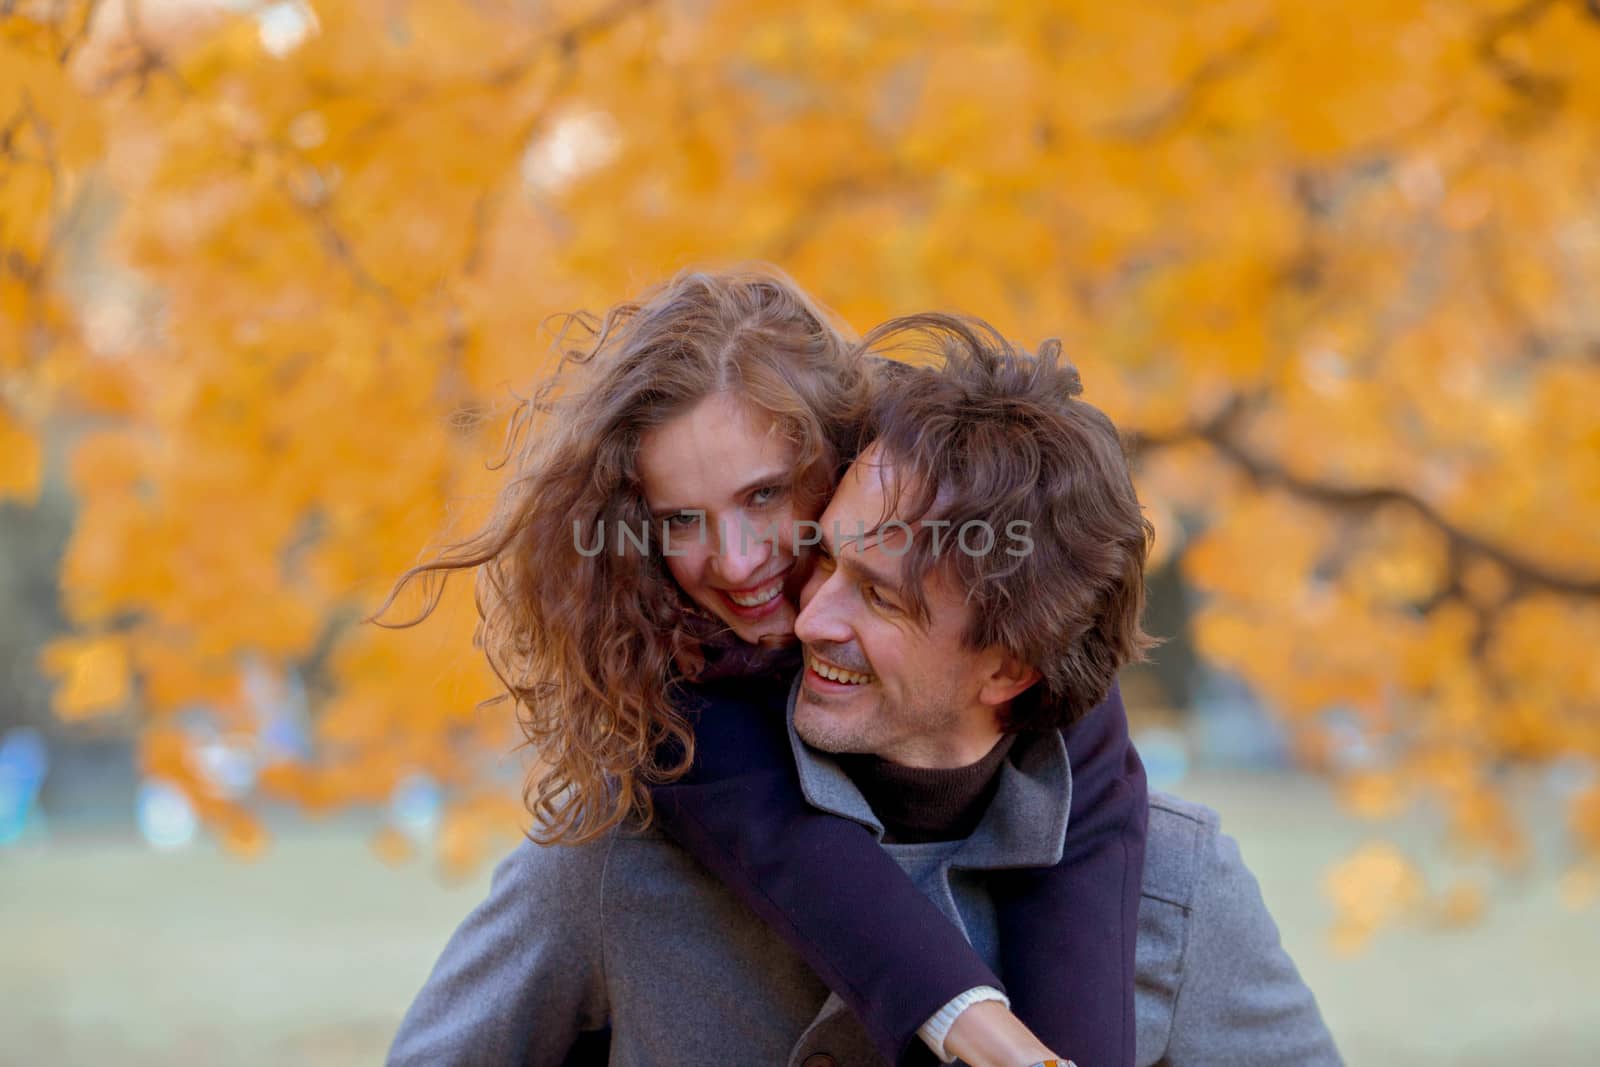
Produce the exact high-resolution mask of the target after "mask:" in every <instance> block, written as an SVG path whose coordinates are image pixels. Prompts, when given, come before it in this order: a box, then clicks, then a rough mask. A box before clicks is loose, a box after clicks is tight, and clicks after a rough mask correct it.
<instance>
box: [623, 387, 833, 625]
mask: <svg viewBox="0 0 1600 1067" xmlns="http://www.w3.org/2000/svg"><path fill="white" fill-rule="evenodd" d="M795 452H796V449H795V446H794V444H793V442H791V441H789V440H788V439H787V438H785V437H784V436H783V435H782V434H781V433H780V432H779V428H778V424H777V421H776V420H775V419H774V418H773V417H772V416H771V415H768V414H767V413H766V412H764V411H762V410H761V409H760V408H758V407H754V406H752V405H751V404H750V403H748V402H747V401H745V400H743V399H741V398H740V397H738V396H737V395H736V394H734V393H732V392H721V393H714V394H712V395H711V396H708V397H706V398H705V399H704V400H702V401H700V402H699V403H698V404H696V405H695V406H694V407H693V408H691V409H690V410H688V411H686V412H684V413H683V414H682V415H679V416H678V417H676V418H674V419H672V420H671V421H669V422H667V423H664V424H663V425H661V426H658V427H656V428H655V429H653V430H651V431H650V432H649V433H647V434H645V435H644V438H643V439H642V440H641V441H640V444H639V475H640V483H641V485H642V487H643V489H644V497H645V502H646V505H647V506H648V507H649V509H650V516H651V518H652V519H653V520H654V521H655V522H656V523H658V524H661V525H662V527H663V528H664V529H663V551H662V556H663V558H664V560H665V562H666V565H667V569H668V571H670V572H671V574H672V577H673V578H674V579H675V580H676V581H677V583H678V587H679V588H680V589H682V590H683V592H684V595H685V596H687V597H689V598H690V599H691V600H693V601H694V602H695V603H696V604H698V605H699V606H700V607H702V608H704V609H705V610H706V611H708V612H710V613H711V614H712V615H714V616H716V617H717V618H718V619H721V620H722V621H723V622H724V623H726V624H727V625H728V628H729V629H730V630H732V631H733V632H734V634H735V635H737V636H738V638H739V639H740V640H741V641H744V642H747V643H749V644H757V643H760V642H761V641H762V640H763V639H766V640H768V641H773V640H777V641H784V642H786V641H788V640H790V639H791V638H792V635H793V634H794V607H793V597H792V596H790V597H785V596H784V595H783V593H784V591H785V588H786V586H787V585H788V584H789V583H791V582H792V580H793V579H794V577H795V574H796V568H795V562H796V559H797V556H798V554H799V547H798V546H797V545H796V543H795V541H796V537H795V534H796V530H797V528H798V524H799V523H800V522H801V521H803V520H811V519H815V518H816V512H817V509H818V506H819V503H820V502H819V501H818V500H817V499H816V498H815V497H814V496H811V495H809V494H807V495H801V494H797V493H796V492H795V487H794V485H793V482H794V468H795Z"/></svg>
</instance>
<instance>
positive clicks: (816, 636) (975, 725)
mask: <svg viewBox="0 0 1600 1067" xmlns="http://www.w3.org/2000/svg"><path fill="white" fill-rule="evenodd" d="M879 456H880V451H879V449H878V448H877V446H872V447H869V448H868V449H867V450H866V451H865V452H863V453H862V455H861V458H860V459H858V460H857V461H856V462H855V463H854V464H853V465H852V466H851V468H850V470H849V471H848V472H846V474H845V476H844V480H843V482H841V483H840V485H839V489H838V491H837V492H836V493H835V495H834V497H833V500H832V501H831V502H830V503H829V504H828V508H827V510H826V511H825V512H824V513H823V515H822V519H821V520H820V521H821V525H822V544H821V545H820V546H819V547H820V550H821V551H820V556H819V559H818V562H817V565H816V569H815V570H814V571H813V573H812V575H811V577H810V580H809V581H807V582H806V585H805V588H804V589H803V590H802V591H801V593H800V615H799V617H798V618H797V619H796V620H795V634H796V636H798V637H799V638H800V640H801V641H802V642H803V643H804V645H805V652H806V667H805V675H804V680H803V682H802V684H801V689H800V696H799V699H798V701H797V703H796V706H795V730H796V732H797V733H799V735H800V736H801V738H802V739H804V740H805V741H806V743H807V744H810V745H812V746H813V747H815V748H819V749H821V750H823V751H825V752H861V753H871V754H873V755H877V756H880V757H882V758H884V759H886V760H889V761H891V762H894V763H899V764H902V765H905V766H912V767H960V766H965V765H967V764H970V763H974V762H976V761H977V760H979V759H982V758H983V756H984V755H985V754H986V753H987V752H988V751H989V750H990V749H991V748H993V747H994V744H995V742H996V741H998V740H999V738H1000V728H999V720H998V714H999V712H1001V711H1002V710H1003V709H1004V708H1005V706H1006V705H1007V704H1008V703H1009V702H1010V701H1011V699H1013V698H1014V697H1015V696H1016V695H1017V694H1018V693H1020V692H1022V691H1023V690H1024V689H1026V688H1027V686H1028V685H1029V684H1031V682H1032V681H1033V680H1034V679H1035V678H1037V675H1036V674H1035V673H1034V672H1032V671H1031V670H1029V669H1027V668H1025V667H1019V666H1018V665H1017V664H1015V662H1014V661H1013V660H1012V659H1011V657H1009V656H1007V655H1006V654H1005V653H1004V652H1003V651H1002V650H999V649H972V648H968V647H967V646H966V644H965V643H964V642H963V641H962V639H961V635H962V633H963V631H964V630H965V629H966V626H967V622H968V618H969V615H970V612H971V610H972V609H971V608H970V607H969V606H968V605H967V603H966V601H965V597H964V596H963V593H962V590H959V589H956V588H953V587H952V585H951V579H950V576H949V573H948V569H947V568H945V567H939V566H936V567H935V568H933V570H932V572H931V573H930V574H929V575H928V576H927V578H926V580H925V581H924V590H923V591H924V597H925V599H926V602H927V606H928V621H927V622H926V623H924V622H921V621H918V620H917V619H916V617H915V616H914V615H913V614H912V610H911V602H910V600H909V599H908V598H907V597H906V595H905V593H904V591H903V590H902V588H901V584H902V583H901V574H902V563H903V562H904V557H905V552H906V550H907V548H908V547H909V545H908V539H907V536H906V532H905V528H904V527H893V528H891V529H890V530H888V531H887V532H886V533H885V534H883V535H882V536H881V537H879V536H877V535H872V534H869V535H868V536H867V537H865V538H862V539H859V540H858V539H854V538H853V536H852V535H854V534H855V532H856V531H857V530H859V529H864V530H867V531H872V530H875V529H876V528H877V527H878V526H879V525H880V524H882V523H883V522H884V521H885V520H887V519H892V518H894V516H892V515H889V514H888V513H887V508H888V500H887V497H886V490H887V489H888V488H889V486H890V485H892V479H893V476H894V472H893V469H892V468H890V467H887V466H886V465H884V464H883V463H882V462H881V461H880V460H879Z"/></svg>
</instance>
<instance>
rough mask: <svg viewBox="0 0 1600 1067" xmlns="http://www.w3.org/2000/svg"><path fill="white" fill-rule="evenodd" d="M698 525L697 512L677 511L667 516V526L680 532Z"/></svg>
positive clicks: (698, 514)
mask: <svg viewBox="0 0 1600 1067" xmlns="http://www.w3.org/2000/svg"><path fill="white" fill-rule="evenodd" d="M699 523H700V512H698V511H678V512H674V513H673V514H671V515H668V516H667V524H668V525H669V526H675V527H677V528H678V529H680V530H683V529H688V528H689V527H691V526H697V525H699Z"/></svg>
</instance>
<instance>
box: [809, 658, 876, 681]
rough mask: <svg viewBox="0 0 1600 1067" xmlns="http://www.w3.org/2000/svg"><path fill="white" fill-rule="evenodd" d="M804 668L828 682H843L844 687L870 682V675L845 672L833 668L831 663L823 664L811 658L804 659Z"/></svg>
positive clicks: (841, 669) (842, 669)
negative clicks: (814, 672) (808, 668)
mask: <svg viewBox="0 0 1600 1067" xmlns="http://www.w3.org/2000/svg"><path fill="white" fill-rule="evenodd" d="M806 666H808V667H810V668H811V669H812V670H814V671H816V672H817V673H818V674H820V675H822V677H824V678H826V679H828V681H830V682H843V683H844V684H845V685H866V684H867V683H868V682H870V681H872V675H870V674H858V673H857V672H855V671H847V670H845V669H844V668H843V667H835V666H834V665H833V664H831V663H824V662H822V661H821V660H820V659H814V658H813V657H811V656H807V657H806Z"/></svg>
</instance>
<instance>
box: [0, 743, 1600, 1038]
mask: <svg viewBox="0 0 1600 1067" xmlns="http://www.w3.org/2000/svg"><path fill="white" fill-rule="evenodd" d="M1178 791H1179V792H1181V793H1182V794H1183V795H1185V796H1187V797H1190V798H1192V799H1196V800H1200V801H1203V802H1205V803H1208V804H1211V805H1212V806H1214V807H1216V808H1217V809H1218V810H1219V811H1221V812H1222V815H1223V825H1224V827H1225V828H1226V829H1227V830H1228V831H1229V832H1230V833H1232V834H1233V835H1234V836H1235V837H1236V838H1238V839H1239V841H1240V844H1241V846H1242V848H1243V849H1244V854H1245V858H1246V859H1247V861H1248V862H1249V863H1250V865H1251V867H1252V868H1253V869H1254V870H1255V871H1256V873H1257V875H1258V876H1259V877H1260V879H1261V882H1262V886H1263V890H1264V892H1265V894H1266V897H1267V902H1268V904H1269V906H1270V907H1271V908H1272V911H1273V913H1274V914H1275V915H1276V917H1277V919H1278V921H1279V925H1280V927H1281V928H1282V931H1283V936H1284V940H1285V942H1286V943H1287V945H1288V946H1289V949H1290V951H1291V953H1292V954H1293V955H1294V957H1295V959H1296V961H1297V962H1298V963H1299V964H1300V967H1301V970H1302V972H1303V973H1304V974H1305V976H1306V978H1307V980H1308V981H1309V982H1310V983H1311V985H1312V988H1313V989H1314V990H1315V991H1316V993H1317V996H1318V998H1319V1000H1320V1001H1321V1003H1322V1007H1323V1011H1324V1013H1325V1015H1326V1016H1327V1018H1328V1021H1329V1024H1330V1025H1331V1026H1332V1028H1333V1030H1334V1032H1335V1034H1336V1036H1337V1037H1338V1039H1339V1043H1340V1046H1341V1048H1342V1049H1343V1051H1344V1053H1345V1056H1346V1058H1347V1059H1348V1061H1349V1062H1350V1063H1351V1064H1401V1063H1404V1064H1460V1065H1484V1067H1487V1065H1490V1064H1495V1065H1499V1064H1504V1063H1522V1064H1537V1065H1545V1064H1550V1065H1558V1064H1561V1065H1564V1064H1574V1065H1576V1064H1589V1063H1595V1062H1600V1013H1596V1012H1595V1011H1594V992H1595V990H1596V989H1600V921H1596V920H1597V916H1596V914H1595V911H1594V910H1593V909H1591V910H1590V911H1588V912H1573V911H1570V910H1568V909H1567V908H1566V907H1564V906H1563V905H1562V904H1561V902H1560V900H1559V897H1558V893H1557V889H1556V886H1555V885H1554V883H1553V881H1552V880H1550V879H1549V878H1545V879H1542V880H1540V881H1537V882H1533V881H1530V882H1528V883H1527V884H1526V885H1522V884H1518V883H1511V884H1510V885H1509V886H1503V887H1502V888H1501V889H1500V890H1498V891H1497V894H1496V896H1495V897H1494V900H1493V906H1492V907H1491V909H1490V912H1489V914H1488V916H1487V917H1486V919H1485V920H1484V921H1483V922H1482V923H1481V924H1479V925H1477V926H1475V927H1472V928H1470V929H1466V930H1461V931H1442V932H1441V931H1424V930H1414V929H1394V930H1389V931H1386V932H1384V933H1383V934H1380V935H1379V937H1378V938H1377V939H1376V940H1375V941H1374V942H1373V944H1372V946H1371V948H1370V949H1369V950H1368V951H1367V952H1366V953H1364V954H1363V955H1360V956H1357V957H1355V958H1351V959H1344V958H1339V957H1336V956H1335V955H1334V954H1333V953H1332V952H1331V951H1330V950H1329V948H1328V943H1327V939H1326V936H1325V932H1326V929H1327V926H1328V923H1329V921H1330V918H1331V912H1330V910H1329V905H1328V903H1327V901H1326V900H1325V899H1324V898H1323V896H1322V894H1321V890H1320V884H1321V879H1322V877H1323V876H1324V873H1325V872H1326V870H1327V869H1328V866H1329V864H1330V863H1332V862H1334V861H1336V860H1337V859H1338V858H1339V857H1340V856H1341V855H1343V854H1345V853H1346V852H1348V851H1349V850H1350V848H1351V847H1352V846H1354V845H1355V844H1356V843H1357V842H1359V841H1360V840H1362V839H1363V838H1364V836H1365V834H1366V833H1367V828H1365V827H1363V826H1361V825H1359V824H1356V823H1353V822H1352V821H1350V819H1349V818H1348V817H1347V816H1345V815H1343V814H1341V813H1339V812H1338V811H1337V810H1336V809H1335V806H1334V804H1333V800H1332V797H1331V794H1330V793H1329V791H1328V789H1327V787H1326V786H1325V785H1324V784H1322V783H1319V782H1316V781H1313V780H1310V779H1305V778H1301V777H1290V776H1278V775H1249V774H1239V775H1229V776H1221V775H1216V774H1208V775H1206V776H1204V777H1199V778H1195V779H1191V780H1190V781H1189V782H1187V783H1185V785H1184V786H1183V787H1181V788H1180V789H1179V790H1178ZM1552 810H1553V809H1552ZM1409 829H1410V830H1411V831H1415V832H1416V833H1417V835H1418V836H1419V837H1423V836H1425V834H1423V833H1422V828H1421V827H1419V826H1411V827H1410V828H1409ZM1400 830H1401V832H1402V834H1405V833H1406V832H1408V828H1407V826H1406V825H1404V824H1403V825H1402V826H1401V827H1400ZM366 840H367V835H366V833H365V831H364V830H363V829H362V828H361V827H360V826H359V825H358V824H357V823H356V822H355V821H354V820H347V821H345V822H342V823H329V824H322V825H317V824H311V825H306V824H297V825H296V826H294V827H292V828H290V829H288V830H286V831H284V832H283V834H282V835H281V836H280V837H279V839H278V840H277V842H276V843H275V845H274V847H273V849H272V851H271V852H270V853H269V854H268V856H267V857H266V858H265V859H264V860H262V861H261V862H259V863H255V864H244V863H239V862H236V861H233V860H230V859H227V858H225V857H224V856H223V855H222V854H221V853H220V851H219V850H217V849H216V848H215V847H213V846H211V845H209V844H204V845H200V846H198V847H195V848H192V849H190V850H188V851H185V852H181V853H177V854H170V855H158V854H155V853H152V852H150V851H149V850H148V849H146V848H145V846H143V845H142V844H140V843H138V842H137V841H134V840H129V839H122V838H113V837H107V836H104V835H100V836H92V835H82V834H79V835H71V836H63V837H58V838H57V839H56V840H55V841H53V842H49V843H43V844H34V845H28V846H25V847H20V848H14V849H11V850H9V851H7V852H4V853H0V885H3V887H4V888H3V889H0V1004H3V1007H0V1063H5V1064H13V1063H14V1064H29V1065H32V1064H38V1063H51V1064H59V1065H63V1067H70V1065H77V1064H96V1065H99V1064H105V1063H117V1064H122V1065H144V1064H151V1065H154V1064H178V1065H183V1064H207V1065H210V1064H218V1065H221V1064H251V1065H253V1064H263V1065H264V1064H280V1063H296V1064H305V1065H308V1067H331V1065H335V1064H368V1063H376V1062H379V1061H380V1060H381V1058H382V1056H383V1053H384V1050H385V1049H386V1047H387V1045H388V1041H389V1037H390V1035H391V1034H392V1032H393V1030H394V1028H395V1026H396V1025H397V1024H398V1022H399V1019H400V1016H401V1014H402V1013H403V1012H404V1010H405V1008H406V1005H407V1004H408V1003H409V1001H410V999H411V997H412V995H413V994H414V993H415V992H416V989H417V988H418V987H419V986H420V984H421V983H422V981H423V979H424V977H425V976H426V974H427V971H428V968H429V967H430V966H431V965H432V962H433V959H434V957H435V956H436V955H437V953H438V952H439V950H440V948H442V947H443V945H444V942H445V939H446V938H447V937H448V936H449V933H450V931H451V930H452V929H453V928H454V926H455V925H456V923H458V922H459V921H460V920H461V918H462V917H463V916H464V915H465V914H466V913H467V911H468V910H469V909H470V908H471V907H472V906H473V905H474V904H475V903H476V902H477V900H478V899H479V898H480V897H481V895H482V893H483V892H484V889H485V887H486V885H487V880H488V875H489V870H488V869H487V868H485V869H483V870H482V871H480V872H479V873H478V874H477V875H475V876H474V877H473V878H472V879H470V880H469V881H468V882H466V883H464V884H460V885H456V886H445V885H443V884H441V883H440V882H439V881H438V880H437V879H436V878H435V877H434V876H433V875H432V873H431V871H430V870H429V869H428V868H427V867H425V866H424V865H421V864H417V865H412V866H407V867H404V868H401V869H400V870H395V869H392V868H389V867H387V866H385V865H384V864H383V863H382V862H381V861H380V860H379V859H378V858H377V857H376V856H375V855H374V854H373V853H372V852H371V851H370V849H368V848H367V845H366Z"/></svg>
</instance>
